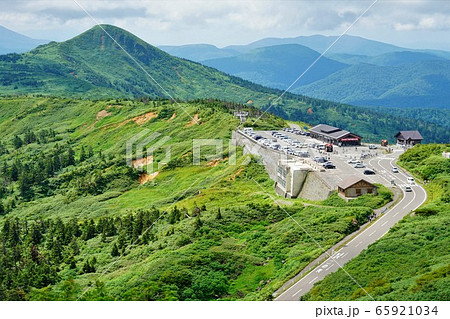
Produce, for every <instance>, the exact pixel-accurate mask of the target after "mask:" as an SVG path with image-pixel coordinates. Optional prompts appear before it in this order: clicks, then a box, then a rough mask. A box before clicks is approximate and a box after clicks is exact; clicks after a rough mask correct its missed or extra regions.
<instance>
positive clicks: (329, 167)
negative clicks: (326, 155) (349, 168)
mask: <svg viewBox="0 0 450 319" xmlns="http://www.w3.org/2000/svg"><path fill="white" fill-rule="evenodd" d="M323 168H325V169H333V168H336V166H334V164H333V163H325V164H323Z"/></svg>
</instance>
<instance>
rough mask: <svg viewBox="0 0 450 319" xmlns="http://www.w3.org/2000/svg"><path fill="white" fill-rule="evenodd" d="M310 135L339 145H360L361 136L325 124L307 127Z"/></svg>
mask: <svg viewBox="0 0 450 319" xmlns="http://www.w3.org/2000/svg"><path fill="white" fill-rule="evenodd" d="M309 132H310V134H311V137H314V138H316V139H318V140H321V141H323V142H326V143H331V144H334V145H339V146H355V145H361V139H362V137H361V136H359V135H356V134H354V133H351V132H349V131H346V130H341V129H340V128H337V127H334V126H330V125H327V124H319V125H316V126H314V127H312V128H311V129H309Z"/></svg>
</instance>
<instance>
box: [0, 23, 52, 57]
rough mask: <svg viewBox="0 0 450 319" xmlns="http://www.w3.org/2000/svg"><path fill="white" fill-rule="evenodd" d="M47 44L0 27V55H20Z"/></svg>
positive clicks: (45, 41) (44, 41)
mask: <svg viewBox="0 0 450 319" xmlns="http://www.w3.org/2000/svg"><path fill="white" fill-rule="evenodd" d="M48 42H49V41H47V40H37V39H32V38H29V37H27V36H24V35H22V34H20V33H17V32H14V31H11V30H9V29H7V28H5V27H2V26H0V54H7V53H22V52H26V51H29V50H31V49H34V48H35V47H37V46H38V45H41V44H45V43H48Z"/></svg>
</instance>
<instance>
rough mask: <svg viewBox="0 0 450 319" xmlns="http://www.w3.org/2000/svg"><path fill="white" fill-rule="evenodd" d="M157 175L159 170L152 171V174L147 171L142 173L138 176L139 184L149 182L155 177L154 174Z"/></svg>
mask: <svg viewBox="0 0 450 319" xmlns="http://www.w3.org/2000/svg"><path fill="white" fill-rule="evenodd" d="M158 175H159V172H154V173H152V174H147V173H142V174H141V175H140V176H139V184H141V185H142V184H145V183H148V182H151V181H152V180H154V179H155V178H156V176H158Z"/></svg>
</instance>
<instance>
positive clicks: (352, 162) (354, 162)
mask: <svg viewBox="0 0 450 319" xmlns="http://www.w3.org/2000/svg"><path fill="white" fill-rule="evenodd" d="M347 163H349V164H358V163H361V162H360V161H358V160H356V159H353V158H352V159H351V160H349V161H348V162H347Z"/></svg>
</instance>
